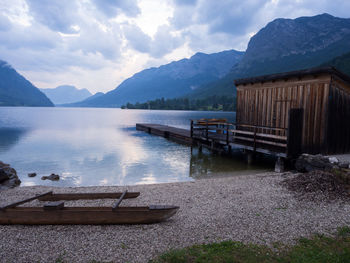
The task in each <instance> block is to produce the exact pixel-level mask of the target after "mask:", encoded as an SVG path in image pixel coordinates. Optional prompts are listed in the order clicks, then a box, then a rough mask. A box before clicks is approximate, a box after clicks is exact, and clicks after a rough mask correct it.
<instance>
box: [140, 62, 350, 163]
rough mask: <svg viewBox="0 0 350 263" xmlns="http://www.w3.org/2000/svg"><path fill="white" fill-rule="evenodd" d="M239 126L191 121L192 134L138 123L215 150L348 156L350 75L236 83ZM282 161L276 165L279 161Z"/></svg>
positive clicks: (323, 72)
mask: <svg viewBox="0 0 350 263" xmlns="http://www.w3.org/2000/svg"><path fill="white" fill-rule="evenodd" d="M235 85H236V87H237V109H236V123H227V121H226V120H218V119H200V120H191V128H190V131H188V130H184V129H178V128H174V127H169V126H164V125H156V124H137V125H136V128H137V129H138V130H143V131H147V132H149V133H152V134H156V135H160V136H163V137H166V138H169V139H173V140H175V141H182V142H184V143H186V144H191V145H197V146H199V147H200V149H201V148H202V146H204V147H207V148H210V149H211V150H213V151H219V152H220V151H228V152H230V151H231V149H232V148H239V149H243V150H244V151H245V152H246V153H248V160H249V159H251V158H250V157H249V156H252V154H254V153H263V154H269V155H274V156H277V157H279V158H278V160H279V161H281V158H287V159H290V158H295V157H297V156H298V155H300V154H301V153H311V154H317V153H322V154H335V153H345V152H350V77H349V76H347V75H345V74H343V73H341V72H340V71H338V70H336V69H335V68H329V67H328V68H313V69H307V70H301V71H293V72H288V73H279V74H274V75H266V76H259V77H253V78H246V79H238V80H236V81H235ZM279 161H278V162H279Z"/></svg>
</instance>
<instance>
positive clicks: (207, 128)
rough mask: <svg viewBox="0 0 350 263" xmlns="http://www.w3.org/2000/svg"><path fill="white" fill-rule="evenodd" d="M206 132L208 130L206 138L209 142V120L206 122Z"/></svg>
mask: <svg viewBox="0 0 350 263" xmlns="http://www.w3.org/2000/svg"><path fill="white" fill-rule="evenodd" d="M205 128H206V129H205V130H206V134H205V137H206V138H207V141H208V140H209V139H208V135H209V127H208V120H206V125H205Z"/></svg>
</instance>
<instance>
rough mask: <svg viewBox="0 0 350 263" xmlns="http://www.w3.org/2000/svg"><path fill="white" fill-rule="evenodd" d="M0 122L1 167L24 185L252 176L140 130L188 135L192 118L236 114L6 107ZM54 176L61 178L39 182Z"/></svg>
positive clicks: (221, 159)
mask: <svg viewBox="0 0 350 263" xmlns="http://www.w3.org/2000/svg"><path fill="white" fill-rule="evenodd" d="M0 116H1V118H0V127H2V128H0V160H1V161H4V162H6V163H10V164H11V165H12V166H13V167H14V168H15V169H16V170H17V172H18V175H19V177H20V179H21V180H22V185H54V186H91V185H134V184H140V183H165V182H178V181H189V180H194V179H193V178H199V177H200V178H201V177H203V176H205V175H209V176H210V175H211V174H213V173H216V172H232V171H235V170H237V169H238V170H240V169H251V167H246V165H245V163H244V162H243V163H242V162H240V161H239V160H237V161H234V160H232V158H225V157H220V156H211V155H209V154H205V153H203V154H202V155H200V154H197V155H196V154H191V148H190V147H187V146H184V145H179V144H177V143H174V142H171V141H168V140H166V139H164V138H161V137H157V136H152V135H149V134H147V133H144V132H139V131H136V129H135V124H136V123H159V124H165V125H172V126H176V127H183V128H189V123H190V121H189V120H190V119H200V118H203V117H208V118H215V117H216V118H227V119H228V120H229V121H233V119H234V116H235V115H234V113H222V112H221V113H220V112H185V111H171V112H169V111H142V110H141V111H138V110H120V109H89V108H87V109H79V108H75V109H74V108H73V109H65V108H1V107H0ZM4 127H7V128H4ZM22 127H23V128H22ZM28 131H30V132H28ZM242 166H243V167H242ZM31 172H36V173H37V177H34V178H29V177H28V176H27V174H28V173H31ZM51 173H55V174H59V175H61V179H60V180H59V181H58V182H51V181H49V180H45V181H43V180H41V177H42V176H44V175H46V176H47V175H50V174H51ZM189 175H190V176H189Z"/></svg>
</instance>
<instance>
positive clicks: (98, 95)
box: [59, 92, 105, 107]
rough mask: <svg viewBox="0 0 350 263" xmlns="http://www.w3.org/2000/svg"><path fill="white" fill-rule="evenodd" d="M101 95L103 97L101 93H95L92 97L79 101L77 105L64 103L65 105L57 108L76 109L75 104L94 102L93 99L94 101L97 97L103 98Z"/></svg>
mask: <svg viewBox="0 0 350 263" xmlns="http://www.w3.org/2000/svg"><path fill="white" fill-rule="evenodd" d="M103 95H105V94H104V93H103V92H97V93H95V94H94V95H92V96H90V97H88V98H87V99H85V100H82V101H80V102H78V103H66V104H61V105H59V106H61V107H77V104H86V103H89V101H91V100H94V99H96V98H98V97H101V96H103Z"/></svg>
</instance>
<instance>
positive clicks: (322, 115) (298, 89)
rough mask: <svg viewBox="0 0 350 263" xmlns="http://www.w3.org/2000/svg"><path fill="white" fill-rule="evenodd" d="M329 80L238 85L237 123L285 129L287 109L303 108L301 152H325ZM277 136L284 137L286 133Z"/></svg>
mask: <svg viewBox="0 0 350 263" xmlns="http://www.w3.org/2000/svg"><path fill="white" fill-rule="evenodd" d="M330 79H331V78H330V76H318V77H315V76H310V77H307V78H303V79H298V78H295V79H288V80H280V81H274V82H272V81H270V82H265V83H252V84H246V85H240V86H238V87H237V115H236V122H237V123H241V124H250V125H259V126H268V127H277V128H288V117H289V110H290V109H291V108H303V109H304V123H303V132H302V151H303V152H308V153H319V152H324V149H325V147H326V138H327V135H326V132H327V118H328V97H329V83H330ZM262 132H266V133H270V132H271V131H269V130H266V131H262ZM276 134H277V135H286V133H285V131H277V132H276Z"/></svg>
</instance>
